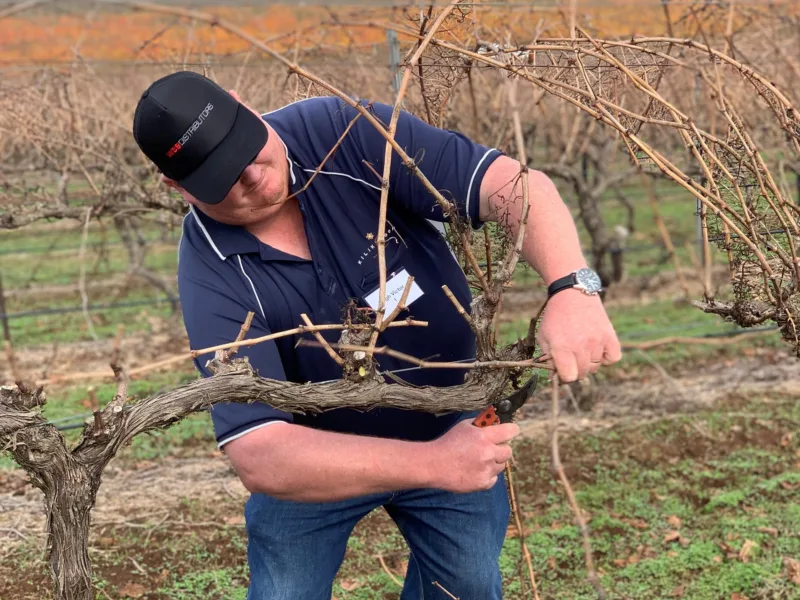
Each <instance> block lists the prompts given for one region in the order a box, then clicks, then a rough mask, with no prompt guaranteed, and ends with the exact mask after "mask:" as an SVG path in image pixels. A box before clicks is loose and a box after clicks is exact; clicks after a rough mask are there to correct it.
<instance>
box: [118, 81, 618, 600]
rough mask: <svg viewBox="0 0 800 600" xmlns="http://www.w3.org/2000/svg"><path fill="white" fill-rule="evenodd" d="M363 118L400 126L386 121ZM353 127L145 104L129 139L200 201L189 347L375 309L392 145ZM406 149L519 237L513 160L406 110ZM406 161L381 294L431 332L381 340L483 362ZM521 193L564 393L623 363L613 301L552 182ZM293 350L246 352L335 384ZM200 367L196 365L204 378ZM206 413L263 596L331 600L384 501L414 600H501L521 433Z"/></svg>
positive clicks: (229, 102) (333, 116)
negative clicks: (238, 484) (403, 294)
mask: <svg viewBox="0 0 800 600" xmlns="http://www.w3.org/2000/svg"><path fill="white" fill-rule="evenodd" d="M365 106H367V107H368V108H369V110H371V111H372V113H373V114H374V115H375V116H376V117H377V118H378V119H379V120H380V121H382V122H383V123H384V124H386V125H388V123H389V120H390V116H391V107H389V106H385V105H378V104H374V105H367V104H365ZM357 114H358V113H357V111H356V110H354V109H353V108H352V107H349V106H348V105H347V104H345V103H344V102H343V101H342V100H341V99H338V98H333V97H331V98H314V99H308V100H303V101H300V102H296V103H293V104H290V105H288V106H286V107H284V108H282V109H279V110H277V111H274V112H272V113H268V114H266V115H259V114H258V113H256V112H255V111H253V110H251V109H249V108H248V107H246V106H245V105H243V104H241V103H240V102H239V98H238V96H237V95H236V94H235V92H230V93H227V92H225V91H224V90H223V89H221V88H220V87H218V86H217V85H216V84H214V83H212V82H211V81H209V80H208V79H205V78H204V77H201V76H199V75H196V74H193V73H188V72H181V73H175V74H173V75H170V76H167V77H165V78H162V79H160V80H158V81H156V82H155V83H154V84H152V85H151V86H150V88H148V90H147V91H146V92H145V93H144V94H143V96H142V98H141V100H140V102H139V105H138V106H137V109H136V115H135V118H134V125H133V129H134V136H135V138H136V140H137V142H138V143H139V145H140V147H141V148H142V150H143V151H144V152H145V154H146V155H147V156H148V157H149V158H150V159H151V160H152V161H153V162H154V163H155V164H156V165H157V166H158V168H159V169H160V171H161V172H162V173H163V176H164V180H165V182H166V184H167V185H169V186H171V187H172V188H174V189H175V190H177V191H178V192H179V193H180V194H181V195H182V196H183V198H184V199H185V200H186V202H187V203H188V204H189V213H188V214H187V216H186V218H185V219H184V225H183V236H182V240H181V244H180V250H179V266H178V283H179V292H180V298H181V303H182V309H183V316H184V321H185V325H186V329H187V332H188V335H189V340H190V343H191V346H192V347H193V348H203V347H209V346H212V345H216V344H219V343H224V342H227V341H231V340H233V339H234V338H235V337H236V335H237V333H238V331H239V327H240V326H241V323H242V322H243V320H244V318H245V315H246V314H247V312H248V311H253V312H254V313H255V318H254V320H253V323H252V326H251V328H250V336H252V337H255V336H262V335H266V334H268V333H269V332H278V331H283V330H286V329H291V328H294V327H296V326H297V325H298V324H300V323H301V322H302V321H301V318H300V315H301V314H302V313H306V314H307V315H308V316H309V317H310V319H311V320H312V322H313V323H315V324H322V323H341V322H342V317H343V315H344V313H345V312H346V311H348V310H349V311H351V314H352V311H353V310H354V308H355V309H362V310H363V309H369V308H370V307H371V308H373V309H374V308H377V299H376V296H377V292H376V290H377V288H378V263H377V249H376V244H375V239H376V236H377V231H378V210H379V198H380V189H381V188H380V178H379V177H378V176H377V175H376V173H382V172H383V158H384V148H385V140H384V138H383V137H382V136H381V135H380V134H379V133H378V132H377V131H376V130H375V128H374V127H373V126H372V125H370V123H369V122H368V121H367V120H366V119H364V118H359V119H357V120H356V121H355V122H353V121H354V119H355V117H356V116H357ZM348 127H351V128H350V130H349V131H347V128H348ZM346 131H347V133H346V135H345V132H346ZM396 140H397V142H398V143H399V144H400V146H401V147H403V148H404V149H405V151H406V152H407V153H408V154H409V155H410V156H412V157H413V158H414V159H415V161H416V163H417V165H418V167H419V168H420V169H421V171H422V172H423V173H425V175H426V176H427V177H428V179H429V180H430V181H431V182H432V183H433V185H434V186H435V187H436V188H437V189H439V190H441V191H442V192H443V193H444V194H446V197H448V198H449V199H450V200H451V201H452V202H454V203H455V204H456V206H457V207H458V210H459V211H460V213H461V214H462V215H463V216H464V217H465V218H467V219H469V221H470V222H471V223H472V225H473V226H474V227H479V226H481V225H482V223H483V222H485V221H489V220H496V219H498V218H499V217H498V214H500V213H502V214H506V213H507V214H508V215H509V218H508V222H510V224H511V229H512V230H514V231H516V227H517V226H516V225H515V223H516V222H517V221H518V217H519V214H520V206H519V202H517V201H514V200H513V199H514V198H515V197H520V196H521V192H520V189H519V185H520V184H519V183H518V179H519V178H518V177H517V175H518V173H519V163H518V162H516V161H514V160H512V159H510V158H508V157H506V156H503V155H502V154H501V153H500V152H498V151H496V150H491V149H489V148H485V147H483V146H481V145H479V144H476V143H474V142H472V141H470V140H468V139H466V138H465V137H464V136H462V135H460V134H458V133H454V132H450V131H444V130H441V129H437V128H434V127H431V126H429V125H427V124H425V123H424V122H422V121H421V120H419V119H417V118H415V117H413V116H411V115H410V114H407V113H403V114H402V116H401V117H400V120H399V122H398V126H397V135H396ZM337 144H338V147H337ZM334 147H336V150H335V152H333V153H332V154H331V156H330V157H328V159H327V160H325V158H326V156H327V155H328V154H329V153H331V150H332V149H333V148H334ZM392 160H393V165H392V169H391V183H390V190H389V191H390V200H389V206H388V213H387V214H388V222H387V244H386V263H387V280H388V282H387V289H390V290H394V291H397V290H398V289H399V290H402V289H403V288H404V287H405V282H406V281H407V278H408V276H409V275H412V276H413V277H414V287H413V289H412V293H411V294H410V297H409V301H408V308H407V309H406V310H404V311H403V312H402V313H401V314H400V317H399V318H400V319H403V318H406V317H407V316H409V315H413V317H414V318H416V319H420V320H427V321H429V323H430V324H429V326H428V327H427V328H415V327H398V328H391V329H387V330H386V331H385V332H384V333H383V334H382V335H381V337H380V340H379V344H380V345H386V346H389V347H391V348H393V349H395V350H399V351H402V352H407V353H409V354H413V355H415V356H418V357H422V358H427V359H429V360H437V361H455V360H469V359H472V358H474V356H475V354H474V353H475V340H474V337H473V334H472V332H471V331H470V329H469V327H468V326H467V324H466V323H465V321H464V320H463V318H462V317H461V316H460V315H459V314H458V313H457V312H456V310H455V309H454V308H453V307H452V305H451V304H450V302H449V301H448V299H447V298H446V297H445V295H444V293H443V292H442V289H441V286H442V285H443V284H447V285H448V286H449V288H450V289H451V290H452V292H453V293H454V294H455V296H456V297H457V298H458V300H459V301H460V302H461V304H462V306H465V307H468V306H469V303H470V290H469V288H468V285H467V282H466V279H465V277H464V275H463V272H462V271H461V269H460V268H459V266H458V264H457V263H456V261H455V260H454V258H453V255H452V253H451V251H450V249H449V247H448V246H447V244H446V242H445V240H444V239H443V237H442V235H441V222H442V221H444V220H445V217H444V216H443V215H442V211H441V209H440V208H439V207H438V205H437V204H436V202H435V201H434V199H433V197H432V196H431V194H430V193H429V192H427V190H425V189H424V187H423V186H422V184H421V183H420V181H419V179H418V178H417V177H416V176H415V175H414V174H412V173H410V172H409V171H408V170H407V169H406V168H405V167H404V166H403V165H402V164H401V163H400V161H399V160H398V158H397V156H394V157H393V159H392ZM323 161H324V165H323V166H322V168H321V169H319V170H318V167H319V166H320V164H322V163H323ZM529 179H530V186H529V187H530V213H529V217H528V224H527V232H526V241H525V245H524V247H523V255H524V258H525V259H526V260H527V261H528V263H530V264H531V265H532V266H534V268H536V269H537V271H538V272H539V273H540V274H541V275H542V277H543V278H544V279H545V281H546V282H547V283H548V284H552V285H551V292H552V293H553V294H554V295H553V296H552V299H551V301H550V304H549V308H548V310H547V311H546V314H545V316H544V317H543V322H542V325H541V331H540V340H539V342H540V344H541V346H542V349H543V350H544V351H546V352H547V353H548V354H549V355H550V356H551V357H552V358H553V360H554V362H555V365H556V367H557V370H558V373H559V374H560V376H561V377H562V379H563V380H565V381H572V380H575V379H576V378H579V377H584V376H586V375H587V374H588V373H590V372H594V371H596V370H597V369H598V368H599V366H600V365H601V364H610V363H614V362H616V361H618V360H619V359H620V347H619V343H618V341H617V338H616V335H615V333H614V330H613V328H612V326H611V324H610V322H609V320H608V318H607V316H606V314H605V311H604V309H603V306H602V304H601V302H600V300H599V298H598V297H597V296H596V295H589V294H587V293H586V292H592V293H594V292H596V291H597V290H596V289H594V288H591V286H592V285H593V283H592V282H591V281H590V279H591V277H590V278H589V279H586V278H585V275H586V274H587V271H581V276H580V278H579V279H580V281H579V282H578V284H577V285H576V281H575V279H576V276H575V275H574V273H575V272H576V271H578V270H580V269H583V268H585V267H586V262H585V260H584V258H583V257H582V255H581V250H580V246H579V243H578V237H577V235H576V231H575V227H574V224H573V221H572V219H571V216H570V214H569V212H568V210H567V208H566V207H565V206H564V204H563V203H562V201H561V199H560V198H559V196H558V193H557V192H556V190H555V188H554V186H553V184H552V182H551V181H550V180H548V179H547V178H546V177H545V176H544V175H543V174H541V173H539V172H535V171H532V172H531V173H530V178H529ZM515 181H517V183H516V184H515V183H514V182H515ZM514 185H516V186H517V189H516V190H514V189H512V186H514ZM508 199H510V200H508ZM589 275H591V274H590V273H589ZM587 286H588V287H589V288H590V289H587V290H583V291H581V289H580V288H581V287H587ZM571 288H572V289H571ZM556 292H558V293H556ZM338 335H339V332H338V331H332V332H327V334H326V339H328V340H330V341H336V340H337V338H338ZM298 339H299V336H293V337H284V338H280V339H277V340H275V341H272V342H267V343H262V344H258V345H256V346H253V347H249V348H245V349H241V350H240V352H239V354H240V355H243V356H247V357H248V358H249V360H250V362H251V364H252V365H253V367H254V368H255V369H256V370H257V371H258V373H259V374H260V375H261V376H264V377H268V378H273V379H286V380H289V381H295V382H316V381H327V380H334V379H338V378H340V377H341V370H340V369H339V367H338V366H337V365H336V364H335V363H334V361H333V360H331V359H330V358H329V357H328V356H327V355H326V354H325V353H324V352H322V351H320V350H319V349H318V348H310V347H299V348H297V347H296V344H297V341H298ZM208 358H209V356H208V355H207V356H203V357H200V358H199V359H198V361H197V366H198V369H199V370H200V371H201V372H202V373H203V374H204V375H209V373H208V371H207V370H206V369H205V367H204V366H203V365H204V364H205V361H206V360H207V359H208ZM380 359H381V360H380V368H381V369H382V370H384V371H386V370H390V371H396V372H399V373H400V375H399V376H400V377H402V378H403V379H404V380H405V381H406V382H408V383H409V384H412V385H431V386H450V385H456V384H458V383H461V382H463V378H464V372H462V371H459V370H453V369H439V370H437V369H409V368H408V367H409V365H408V363H403V362H401V361H397V360H394V359H391V358H387V357H383V356H381V357H380ZM387 381H391V380H390V379H388V377H387ZM211 415H212V419H213V423H214V427H215V432H216V436H217V440H218V443H219V445H220V447H221V448H223V449H224V451H225V452H226V454H227V456H228V458H229V459H230V461H231V462H232V464H233V466H234V468H235V469H236V472H237V474H238V475H239V477H240V478H241V480H242V481H243V483H244V485H245V486H246V487H247V489H248V490H249V491H250V492H252V495H251V497H250V499H249V500H248V502H247V506H246V509H245V516H246V523H247V525H246V526H247V533H248V537H249V545H248V559H249V565H250V571H251V583H250V590H249V595H248V598H249V599H250V600H282V599H286V600H289V599H292V600H295V599H296V600H301V599H302V600H317V599H323V598H329V597H330V596H331V589H332V582H333V580H334V578H335V575H336V572H337V570H338V568H339V566H340V564H341V561H342V559H343V556H344V552H345V548H346V543H347V539H348V537H349V535H350V533H351V531H352V529H353V527H354V526H355V525H356V523H357V522H358V521H359V520H360V519H361V518H362V517H364V516H365V515H367V514H368V513H369V512H371V511H372V510H373V509H375V508H377V507H379V506H382V507H384V509H385V510H386V511H387V513H388V514H389V515H390V516H391V517H392V518H393V519H394V521H395V522H396V523H397V525H398V527H399V528H400V530H401V531H402V533H403V535H404V536H405V539H406V541H407V542H408V545H409V547H410V549H411V556H410V561H409V567H408V571H407V575H406V579H405V586H404V589H403V593H402V596H401V598H402V599H403V600H412V599H413V600H416V599H422V598H425V599H430V598H446V595H445V594H444V593H443V592H441V591H440V589H439V588H438V587H436V586H434V585H433V582H434V581H438V582H439V584H441V585H442V586H443V587H444V588H446V589H447V590H448V591H449V592H450V593H452V594H454V595H455V596H457V597H461V598H465V599H467V598H481V599H494V598H500V597H501V595H502V592H501V580H500V573H499V569H498V557H499V554H500V550H501V547H502V544H503V539H504V534H505V531H506V526H507V524H508V518H509V505H508V498H507V494H506V488H505V483H504V481H503V478H502V470H503V466H504V464H505V463H506V461H507V460H508V459H509V458H510V457H511V449H510V446H509V442H510V441H511V439H513V438H514V437H515V436H516V435H517V434H518V432H519V429H518V427H517V426H516V425H514V424H505V425H499V426H494V427H487V428H478V427H474V426H472V424H471V418H472V417H474V414H451V415H446V416H439V417H436V416H434V415H431V414H426V413H417V412H412V411H402V410H397V409H389V408H384V409H376V410H373V411H369V412H366V413H360V412H357V411H353V410H347V409H340V410H334V411H330V412H326V413H323V414H321V415H317V416H311V415H298V414H287V413H284V412H281V411H278V410H275V409H273V408H271V407H269V406H267V405H266V404H263V403H253V404H249V405H239V404H219V405H217V406H216V407H215V408H214V409H213V410H212V411H211Z"/></svg>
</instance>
